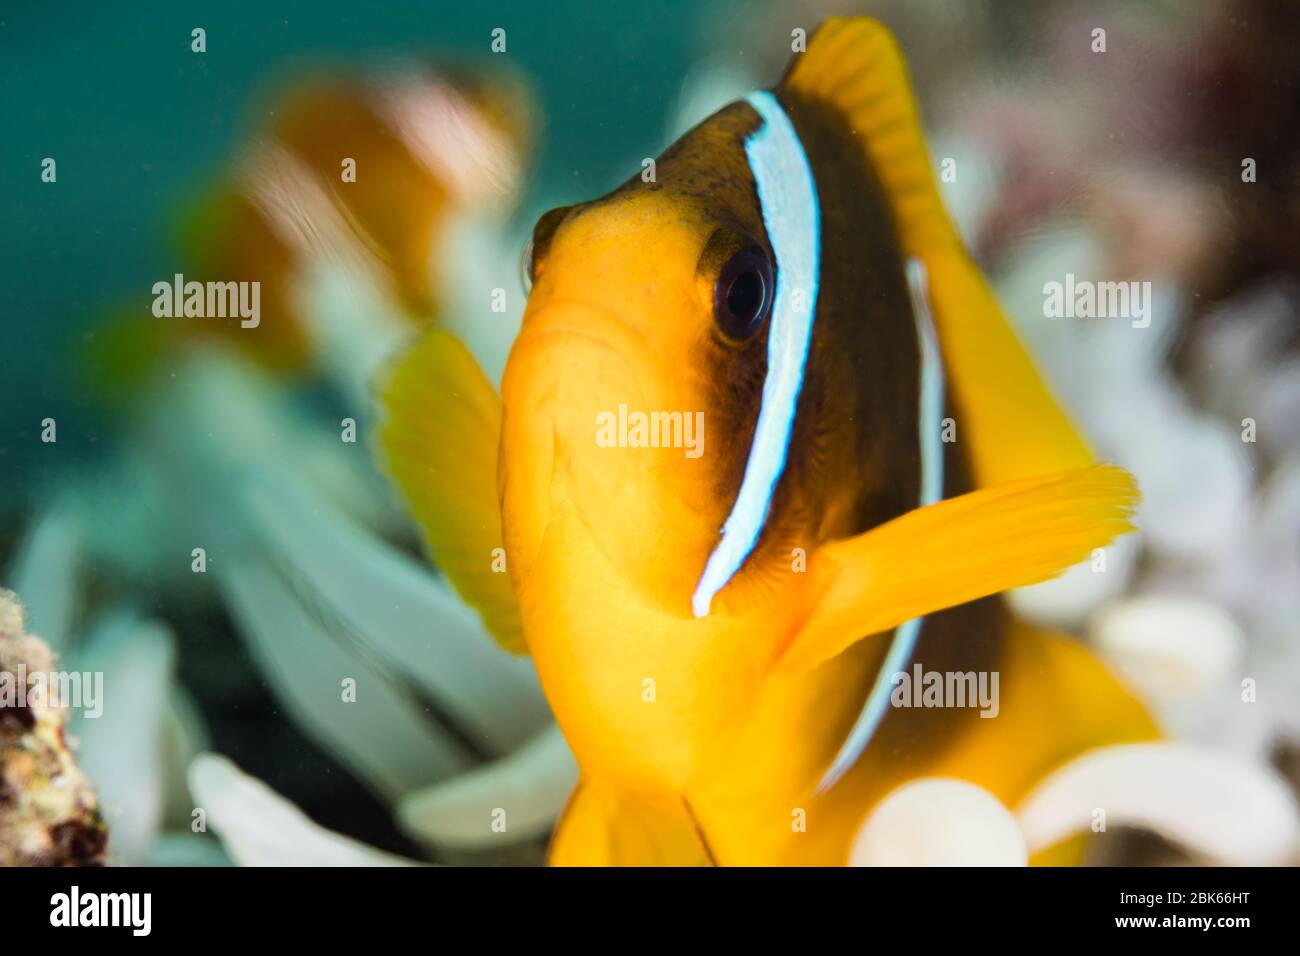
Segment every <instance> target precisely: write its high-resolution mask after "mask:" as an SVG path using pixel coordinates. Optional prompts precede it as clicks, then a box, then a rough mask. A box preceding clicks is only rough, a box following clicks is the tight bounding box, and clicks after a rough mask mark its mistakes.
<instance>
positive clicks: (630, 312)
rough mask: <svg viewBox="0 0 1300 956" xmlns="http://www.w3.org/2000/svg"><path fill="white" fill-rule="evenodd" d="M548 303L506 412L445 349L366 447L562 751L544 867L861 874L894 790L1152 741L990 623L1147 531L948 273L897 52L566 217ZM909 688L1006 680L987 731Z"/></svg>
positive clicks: (951, 245)
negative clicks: (935, 680) (378, 456)
mask: <svg viewBox="0 0 1300 956" xmlns="http://www.w3.org/2000/svg"><path fill="white" fill-rule="evenodd" d="M530 273H531V276H532V278H533V282H534V284H533V287H532V290H531V293H530V297H529V301H528V306H527V310H526V313H525V316H524V321H523V326H522V329H521V331H520V334H519V337H518V339H517V340H516V342H515V344H514V347H513V350H512V352H511V354H510V358H509V361H508V363H507V366H506V371H505V375H504V379H503V384H502V392H501V396H500V397H499V398H498V396H497V394H496V392H495V391H494V389H493V388H492V386H491V385H490V383H489V382H488V381H487V379H486V378H485V377H484V376H483V374H482V372H481V371H479V369H478V367H477V366H476V365H475V363H474V360H473V358H472V357H471V356H470V354H469V352H468V351H467V350H466V349H465V348H464V347H463V346H462V345H460V344H459V343H458V342H457V341H456V340H455V339H454V338H453V337H451V336H450V335H448V334H447V333H445V332H439V331H434V332H431V333H429V334H428V335H427V336H426V337H425V338H423V339H422V340H421V341H420V342H419V343H418V344H417V345H416V346H415V347H414V348H413V349H412V350H411V351H410V352H409V353H408V355H407V356H406V358H405V359H404V360H403V361H402V362H401V363H399V364H398V365H397V366H396V368H395V369H394V371H393V372H392V373H391V375H390V377H389V378H388V380H387V382H386V383H385V385H384V386H383V388H382V391H381V398H382V401H383V403H384V405H385V407H386V409H387V414H386V418H385V422H384V425H383V430H382V434H381V445H382V452H383V455H384V457H385V459H386V462H387V465H388V467H389V470H390V473H391V474H392V475H393V477H394V479H395V481H396V482H397V483H398V485H399V486H400V487H401V489H402V490H403V492H404V494H405V496H406V497H407V499H408V501H409V502H410V504H411V507H412V510H413V512H414V514H415V516H416V518H417V519H418V520H419V521H420V523H421V524H422V525H423V527H424V530H425V533H426V537H427V543H428V545H429V547H430V549H431V551H432V555H433V558H434V559H435V561H436V562H437V564H438V565H439V567H440V568H442V569H443V571H444V572H445V573H446V575H447V576H448V578H449V579H450V580H451V581H452V582H453V584H455V586H456V587H457V588H458V590H459V591H460V593H461V594H462V595H463V596H464V597H465V598H466V599H467V600H469V601H470V602H471V603H473V604H474V605H475V606H476V607H477V608H478V609H479V611H480V613H481V615H482V617H483V620H484V622H485V624H486V626H487V627H488V628H489V629H490V630H491V631H492V632H493V633H494V634H495V635H496V636H497V637H498V639H499V640H500V641H501V642H502V643H503V644H504V645H505V646H506V647H508V648H511V649H513V650H516V651H519V652H527V653H530V654H531V655H532V657H533V659H534V661H535V663H536V667H537V672H538V675H539V677H540V680H541V684H542V688H543V690H544V691H545V693H546V696H547V698H548V700H549V702H550V705H551V707H552V709H553V711H554V714H555V718H556V720H557V721H558V723H559V725H560V727H561V729H562V730H563V732H564V734H565V736H566V738H567V740H568V742H569V744H570V746H571V747H572V749H573V752H574V754H575V756H576V757H577V760H578V764H579V767H580V771H581V773H580V782H579V784H578V787H577V789H576V791H575V793H574V795H573V797H572V799H571V801H570V803H569V806H568V808H567V810H566V811H565V813H564V815H563V817H562V819H561V820H560V822H559V824H558V827H557V829H556V832H555V835H554V838H553V841H552V845H551V849H550V856H549V859H550V862H552V863H555V864H647V863H664V864H685V865H691V864H720V865H736V864H785V863H812V864H839V863H844V862H846V860H847V857H848V852H849V847H850V843H851V840H852V837H853V834H854V833H855V831H856V829H857V828H858V827H859V826H860V824H861V822H862V820H863V819H864V817H865V816H866V814H867V813H868V812H869V810H870V809H871V807H872V806H873V805H874V804H875V803H876V802H877V801H878V800H879V798H880V797H881V796H883V795H884V794H885V793H887V792H888V791H889V790H891V789H892V788H893V787H895V786H897V785H898V784H899V783H901V782H903V781H906V780H908V779H911V778H914V777H917V776H924V775H932V774H941V775H946V776H952V777H958V778H962V779H967V780H970V781H973V782H975V783H977V784H979V785H981V786H983V787H985V788H986V789H988V790H989V791H991V792H992V793H993V794H995V795H996V796H998V797H999V798H1000V799H1002V800H1003V801H1004V802H1005V803H1007V804H1008V805H1009V806H1014V804H1015V803H1016V802H1017V800H1018V799H1019V798H1020V797H1022V796H1023V795H1024V794H1025V793H1026V792H1027V790H1028V789H1029V787H1030V786H1031V785H1032V784H1033V783H1034V782H1035V781H1036V780H1038V779H1039V778H1041V777H1042V776H1044V775H1045V774H1046V773H1047V772H1048V771H1049V770H1051V769H1052V768H1053V767H1055V766H1057V765H1058V764H1060V763H1062V762H1063V761H1065V760H1067V759H1069V758H1071V757H1073V756H1075V755H1076V754H1078V753H1079V752H1080V751H1083V750H1086V749H1088V748H1091V747H1095V746H1100V745H1104V744H1110V743H1117V742H1122V741H1129V740H1137V739H1145V738H1149V737H1152V736H1153V735H1154V734H1155V730H1154V727H1153V725H1152V724H1151V722H1150V720H1149V718H1148V717H1147V716H1146V714H1145V713H1144V711H1143V710H1142V708H1141V707H1140V706H1139V705H1138V704H1137V702H1136V701H1135V700H1134V699H1133V698H1132V697H1130V696H1129V695H1128V693H1127V692H1126V691H1124V690H1123V689H1122V688H1121V687H1120V686H1119V685H1118V684H1117V683H1116V682H1115V681H1114V679H1113V678H1111V677H1110V675H1109V674H1108V673H1107V672H1106V671H1105V670H1104V668H1103V667H1102V666H1101V665H1100V664H1099V663H1098V662H1097V661H1095V660H1094V659H1093V658H1092V657H1091V656H1090V655H1089V654H1088V653H1087V652H1086V651H1085V650H1084V649H1083V648H1082V647H1080V646H1079V645H1077V644H1075V643H1073V642H1071V641H1069V640H1068V639H1065V638H1062V637H1057V636H1051V635H1046V634H1042V633H1039V632H1036V631H1034V630H1032V629H1030V628H1029V627H1027V626H1026V625H1024V624H1022V623H1020V622H1018V621H1016V620H1015V619H1014V618H1013V617H1012V616H1011V614H1010V613H1009V611H1008V610H1007V609H1006V608H1005V607H1004V606H1003V604H1002V603H1001V602H1000V600H999V599H997V598H996V597H995V596H994V595H996V594H997V593H998V592H1000V591H1003V590H1005V589H1008V588H1012V587H1018V586H1022V585H1028V584H1031V583H1034V582H1038V581H1042V580H1044V579H1047V578H1049V577H1052V576H1054V575H1056V574H1058V573H1059V572H1061V571H1062V570H1063V569H1065V568H1066V567H1068V566H1070V565H1072V564H1074V563H1076V562H1078V561H1080V560H1082V559H1084V558H1085V557H1087V556H1088V555H1089V554H1090V553H1091V552H1092V550H1093V549H1095V548H1099V547H1102V546H1104V545H1105V544H1107V542H1109V541H1110V540H1111V539H1112V538H1114V537H1115V536H1117V535H1120V534H1123V533H1126V532H1127V531H1129V530H1131V525H1130V523H1129V513H1130V511H1131V508H1132V506H1133V504H1134V502H1135V500H1136V497H1137V491H1136V488H1135V486H1134V484H1133V481H1132V479H1131V478H1130V476H1129V475H1128V474H1127V473H1125V472H1123V471H1121V470H1120V469H1117V468H1114V467H1111V466H1107V465H1104V464H1099V463H1097V462H1096V461H1095V459H1094V456H1093V454H1092V452H1091V451H1090V450H1089V448H1088V446H1087V444H1086V443H1085V441H1084V440H1083V439H1082V438H1081V437H1080V436H1079V434H1078V433H1077V432H1076V431H1075V430H1074V429H1073V427H1072V426H1071V425H1070V423H1069V421H1068V420H1067V418H1066V417H1065V415H1064V414H1063V412H1062V411H1061V409H1060V408H1059V407H1058V405H1057V404H1056V402H1055V401H1054V400H1053V398H1052V396H1051V395H1050V393H1049V392H1048V390H1047V389H1046V387H1045V386H1044V384H1043V382H1042V381H1041V379H1040V378H1039V376H1038V374H1037V373H1036V371H1035V370H1034V367H1033V365H1032V363H1031V361H1030V359H1029V358H1028V356H1027V355H1026V353H1025V351H1024V349H1023V348H1022V347H1021V345H1020V343H1019V342H1018V340H1017V339H1016V337H1015V335H1014V333H1013V332H1012V330H1011V329H1010V327H1009V326H1008V324H1007V322H1006V320H1005V318H1004V317H1003V315H1002V314H1001V312H1000V310H999V308H998V306H997V303H996V302H995V300H994V298H993V296H992V294H991V292H990V291H989V288H988V286H987V284H986V283H985V280H984V279H983V277H982V276H981V275H980V273H979V271H978V270H977V268H976V267H975V266H974V265H973V264H972V262H971V260H970V258H969V256H968V254H967V253H966V251H965V250H964V249H963V247H962V245H961V242H960V240H959V238H958V236H957V233H956V231H955V229H954V228H953V225H952V223H951V222H950V221H949V219H948V217H947V215H946V213H945V211H944V208H943V205H942V202H941V200H940V197H939V194H938V192H937V189H936V186H935V181H934V176H933V173H932V169H931V164H930V160H929V158H928V156H927V152H926V147H925V143H924V140H923V137H922V133H921V127H920V123H919V120H918V116H917V110H916V106H915V103H914V100H913V98H912V95H911V92H910V89H909V83H908V80H907V75H906V69H905V66H904V63H903V60H902V58H901V56H900V54H899V52H898V49H897V47H896V44H895V42H894V40H893V38H892V37H891V36H890V35H889V34H888V33H887V31H886V30H885V29H884V28H883V27H881V26H880V25H879V24H877V23H875V22H874V21H871V20H867V19H837V20H831V21H829V22H828V23H826V24H825V25H824V26H823V27H822V28H821V29H820V30H819V31H818V32H817V33H816V35H815V36H814V38H813V39H812V41H811V42H810V44H809V46H808V49H807V52H806V53H804V54H802V55H798V56H797V57H796V58H795V60H794V62H793V64H792V66H791V67H790V69H789V70H788V72H787V73H786V76H785V78H784V79H783V80H782V81H781V83H780V84H779V85H778V86H777V87H776V88H775V89H774V90H772V91H770V92H759V93H755V94H752V95H751V96H749V97H747V98H745V99H744V100H742V101H740V102H737V103H734V104H732V105H730V106H728V107H726V108H725V109H723V110H721V111H720V112H719V113H717V114H715V115H714V116H713V117H711V118H710V119H708V120H706V121H705V122H704V123H702V124H701V125H699V126H698V127H696V128H695V129H694V130H693V131H691V132H690V133H688V134H686V135H685V136H684V137H683V138H682V139H681V140H680V141H678V142H677V143H676V144H675V145H673V146H672V147H670V148H669V149H668V150H667V152H665V153H664V154H663V156H662V157H660V158H659V160H658V161H657V163H656V176H655V177H654V181H653V182H645V181H643V179H642V177H640V176H637V177H636V178H634V179H632V180H631V181H630V182H628V183H627V184H625V185H624V186H622V187H621V188H619V189H617V190H615V191H614V192H612V193H611V194H609V195H608V196H605V197H603V198H600V199H596V200H593V201H590V202H585V203H579V204H577V205H574V206H569V207H565V208H561V209H557V210H553V211H552V212H549V213H547V214H546V215H545V216H543V217H542V219H541V220H540V221H539V223H538V224H537V227H536V229H535V232H534V240H533V247H532V261H531V264H530ZM945 429H947V430H948V431H949V432H953V431H955V436H956V438H957V440H956V441H951V440H943V433H944V431H945ZM494 565H495V566H496V567H495V572H500V571H502V568H503V566H504V567H506V568H508V574H507V573H494ZM915 665H922V666H923V667H924V668H925V669H926V670H927V671H940V672H970V671H976V672H984V671H987V672H996V673H997V674H998V675H999V676H1000V702H999V706H998V712H997V715H996V717H995V718H994V719H981V718H980V715H979V713H978V712H977V711H975V710H971V709H962V708H959V707H946V708H945V707H940V708H934V709H928V708H914V709H908V708H900V707H890V706H888V705H889V703H890V697H891V694H890V691H891V690H892V689H893V681H892V679H891V678H892V676H893V675H894V674H895V673H897V672H900V671H904V670H907V669H909V668H911V667H913V666H915ZM792 820H797V821H800V823H799V825H792ZM1053 858H1059V857H1053ZM1040 859H1041V858H1040Z"/></svg>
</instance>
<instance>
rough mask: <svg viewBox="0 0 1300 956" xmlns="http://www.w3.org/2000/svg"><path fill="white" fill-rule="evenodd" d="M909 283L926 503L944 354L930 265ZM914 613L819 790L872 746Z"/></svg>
mask: <svg viewBox="0 0 1300 956" xmlns="http://www.w3.org/2000/svg"><path fill="white" fill-rule="evenodd" d="M907 285H908V289H909V291H910V292H911V294H912V314H913V315H914V316H915V318H916V337H917V340H918V341H919V343H920V347H921V392H920V398H919V400H918V402H917V427H918V436H917V437H918V439H919V443H920V448H921V500H920V504H921V506H922V507H924V506H925V505H932V504H934V503H935V502H936V501H938V500H939V499H940V498H941V497H943V441H942V432H941V429H942V427H943V392H944V388H943V360H942V358H941V356H940V355H939V340H938V336H936V335H935V331H934V317H933V316H932V315H931V314H930V294H929V291H928V287H927V284H926V275H925V265H924V264H923V263H922V262H921V260H919V259H909V260H908V261H907ZM924 620H925V618H920V617H914V618H912V620H910V621H905V622H903V623H902V624H900V625H899V626H898V628H897V629H896V630H895V631H894V639H893V641H891V642H890V645H889V651H888V652H887V653H886V654H885V660H884V663H882V664H881V665H880V670H879V672H878V673H877V674H876V682H875V683H874V684H873V685H872V686H871V693H870V694H868V695H867V702H866V704H865V705H863V708H862V713H861V714H859V715H858V720H857V723H855V724H854V725H853V729H852V730H851V731H849V738H848V740H846V741H845V742H844V746H842V747H841V748H840V752H839V753H838V754H836V755H835V759H834V760H833V761H832V762H831V767H830V769H829V770H827V771H826V775H825V776H824V777H822V782H821V783H820V784H819V785H818V787H817V791H818V793H821V792H823V791H825V790H827V789H829V788H830V787H832V786H833V785H834V784H835V781H837V780H839V779H840V777H842V776H843V775H844V772H845V771H846V770H848V769H849V768H850V767H852V766H853V764H854V763H856V762H857V759H858V757H859V756H861V755H862V751H864V750H866V749H867V744H869V743H870V742H871V738H872V736H873V735H874V734H875V732H876V728H877V727H879V726H880V721H881V720H882V719H884V716H885V705H886V704H887V703H889V694H890V688H891V687H892V685H893V682H894V675H895V674H896V673H898V672H899V671H900V670H902V669H903V667H904V666H905V665H906V664H907V661H908V658H910V657H911V656H912V651H913V650H915V649H916V641H917V638H918V637H920V635H921V622H922V621H924Z"/></svg>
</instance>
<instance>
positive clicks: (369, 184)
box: [92, 65, 536, 392]
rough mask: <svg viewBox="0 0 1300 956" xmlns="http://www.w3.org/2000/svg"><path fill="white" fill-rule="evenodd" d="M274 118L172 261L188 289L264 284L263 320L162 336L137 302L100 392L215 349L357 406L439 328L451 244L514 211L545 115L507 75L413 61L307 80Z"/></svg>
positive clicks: (121, 326) (99, 368)
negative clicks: (394, 359) (200, 349)
mask: <svg viewBox="0 0 1300 956" xmlns="http://www.w3.org/2000/svg"><path fill="white" fill-rule="evenodd" d="M265 112H266V114H267V116H268V119H267V120H266V121H264V122H262V123H259V124H258V125H257V126H256V127H255V128H254V129H253V130H252V133H251V136H250V137H249V141H248V142H247V143H246V144H244V145H243V146H242V147H241V148H240V149H239V151H238V153H237V155H236V159H235V161H234V162H233V163H232V164H231V168H230V169H229V170H227V171H226V172H225V173H224V174H223V176H222V177H221V179H220V180H219V182H217V183H216V184H215V185H213V186H212V187H210V188H209V189H208V190H207V191H206V192H204V193H202V194H200V196H199V197H198V199H197V201H195V202H193V203H192V204H191V205H190V206H189V207H188V208H187V210H186V211H185V214H184V216H183V217H182V220H181V222H180V226H179V230H178V231H179V235H178V237H177V238H178V240H179V244H180V246H181V249H180V251H181V258H180V260H179V261H178V262H177V263H176V264H175V265H176V269H175V271H176V272H177V273H178V274H180V275H181V276H183V278H184V280H185V281H186V282H197V283H206V282H221V283H230V282H234V283H243V284H250V283H258V285H259V292H260V305H261V309H260V313H261V314H260V315H259V316H258V321H256V322H255V323H245V324H244V325H241V324H240V323H239V322H238V321H231V320H230V319H229V318H227V317H225V316H220V317H214V316H199V317H186V319H185V320H184V321H178V322H167V321H162V322H160V321H158V319H157V318H153V317H149V316H148V310H147V306H148V302H147V300H143V299H141V300H139V302H138V304H137V305H136V306H135V307H133V308H129V309H123V310H120V312H119V313H117V314H116V318H117V322H116V323H115V324H113V325H111V326H110V329H109V331H108V332H107V333H105V334H104V335H103V341H101V342H100V343H98V347H97V351H96V352H95V354H94V355H93V356H92V358H93V360H94V361H93V365H94V372H95V375H96V377H97V378H98V379H101V380H102V384H105V385H109V386H111V385H113V384H115V383H116V382H119V381H127V382H133V381H137V380H139V379H140V378H141V373H142V372H144V371H148V370H149V369H150V367H151V366H152V365H153V364H156V362H157V360H158V358H159V357H160V356H169V355H172V354H174V352H175V350H176V348H178V347H184V346H188V345H191V344H194V343H199V344H204V343H210V342H220V343H224V344H225V345H228V346H233V347H235V348H237V349H238V350H239V352H240V353H241V354H242V355H244V356H246V357H248V358H250V359H252V360H253V361H255V362H256V363H257V364H258V365H260V366H262V367H264V368H269V369H273V370H276V371H278V372H280V373H281V374H283V375H286V376H289V377H292V378H296V377H308V376H310V375H313V374H316V373H319V372H322V371H324V372H326V373H328V374H332V375H334V376H335V377H338V378H343V379H345V380H347V381H349V382H351V383H354V384H357V385H358V386H359V389H360V391H362V392H364V391H365V387H366V384H367V383H368V382H369V380H370V377H371V375H372V373H373V371H374V368H375V365H376V364H377V363H378V362H380V361H382V359H383V358H384V357H385V356H386V355H387V354H389V353H390V352H391V351H392V349H393V348H394V347H395V345H397V344H400V343H401V342H402V341H403V340H404V339H405V338H406V336H408V335H409V334H410V333H411V331H412V329H415V328H418V327H419V326H420V325H422V324H423V323H425V322H427V321H429V320H441V319H442V318H443V317H444V316H443V312H444V311H445V310H444V308H443V306H444V304H445V303H444V302H443V299H444V297H445V296H444V293H445V292H446V289H447V285H448V282H447V279H448V278H449V277H448V276H447V275H445V274H444V273H445V272H446V271H447V270H448V268H449V266H448V264H447V263H446V262H445V261H444V253H445V251H446V248H447V246H448V245H449V244H450V242H451V239H450V236H451V234H452V233H453V230H455V229H456V228H457V227H458V226H459V225H460V224H461V223H462V221H465V220H473V219H475V218H476V217H479V218H484V217H486V218H490V217H492V216H494V215H496V214H504V213H505V212H508V211H509V210H510V208H511V207H512V206H513V203H514V201H515V200H516V199H517V197H518V193H519V190H520V188H521V185H522V181H523V176H524V168H525V165H526V157H527V155H528V153H529V150H530V148H531V143H532V137H533V133H534V129H533V126H532V119H531V116H532V114H534V113H535V112H536V110H535V109H534V108H533V107H532V96H531V93H530V91H529V89H528V87H527V86H526V85H525V84H524V82H523V81H522V80H521V79H520V78H519V77H517V76H515V75H514V73H513V72H511V71H509V70H504V69H501V68H499V67H494V68H493V69H492V70H490V71H489V70H470V69H468V68H462V69H451V68H437V69H435V68H432V67H425V66H420V65H407V66H402V67H394V68H389V69H386V70H373V71H369V72H348V73H344V72H339V73H333V74H321V75H315V76H311V77H309V78H307V79H304V80H302V81H299V82H298V83H295V84H293V85H292V86H291V87H289V89H288V90H287V91H286V92H285V93H283V94H280V95H278V96H276V97H275V98H273V99H272V100H271V102H270V103H269V104H268V106H267V109H266V111H265ZM168 278H169V279H170V278H171V276H170V275H169V276H168ZM457 278H460V277H459V276H458V277H457ZM340 293H342V294H341V295H340ZM331 296H332V297H334V298H335V299H336V300H338V301H337V302H335V303H334V304H333V305H331V304H330V302H329V299H330V297H331ZM250 326H251V327H250Z"/></svg>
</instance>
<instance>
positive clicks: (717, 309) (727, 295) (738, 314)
mask: <svg viewBox="0 0 1300 956" xmlns="http://www.w3.org/2000/svg"><path fill="white" fill-rule="evenodd" d="M775 293H776V285H775V283H774V282H773V277H772V263H771V261H770V260H769V259H768V258H767V256H765V255H764V254H763V252H762V251H761V250H759V249H758V248H755V247H749V248H745V249H742V250H740V251H739V252H737V253H735V254H734V255H733V256H732V257H731V258H730V259H728V260H727V263H726V264H725V265H724V266H723V267H722V270H721V271H720V272H719V273H718V279H717V282H716V283H715V284H714V287H713V321H714V323H715V324H716V325H717V327H718V331H719V332H721V333H722V335H723V337H724V338H726V339H727V340H728V341H730V342H733V343H740V342H744V341H745V340H747V339H749V338H750V337H751V336H753V335H754V333H755V332H757V331H758V330H759V329H760V328H762V326H763V322H764V321H765V320H766V319H767V315H768V313H769V312H771V310H772V299H773V296H774V295H775Z"/></svg>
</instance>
